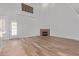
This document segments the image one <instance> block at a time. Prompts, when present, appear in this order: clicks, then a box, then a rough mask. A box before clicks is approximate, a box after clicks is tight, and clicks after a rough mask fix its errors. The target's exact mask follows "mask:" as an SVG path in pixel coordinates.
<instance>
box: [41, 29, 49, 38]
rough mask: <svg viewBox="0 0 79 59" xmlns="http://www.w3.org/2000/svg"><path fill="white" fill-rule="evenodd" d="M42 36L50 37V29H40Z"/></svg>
mask: <svg viewBox="0 0 79 59" xmlns="http://www.w3.org/2000/svg"><path fill="white" fill-rule="evenodd" d="M40 36H50V29H40Z"/></svg>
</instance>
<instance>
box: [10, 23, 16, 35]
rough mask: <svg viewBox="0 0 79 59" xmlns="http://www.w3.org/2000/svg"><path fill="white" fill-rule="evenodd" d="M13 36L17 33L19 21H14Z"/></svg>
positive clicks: (12, 24)
mask: <svg viewBox="0 0 79 59" xmlns="http://www.w3.org/2000/svg"><path fill="white" fill-rule="evenodd" d="M11 26H12V36H14V35H17V22H12V23H11Z"/></svg>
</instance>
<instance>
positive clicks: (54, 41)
mask: <svg viewBox="0 0 79 59" xmlns="http://www.w3.org/2000/svg"><path fill="white" fill-rule="evenodd" d="M0 51H1V52H0V55H2V56H6V55H7V56H26V55H27V56H79V41H76V40H71V39H65V38H59V37H53V36H51V37H42V36H41V37H40V36H36V37H29V38H23V39H14V40H8V41H7V42H6V44H5V46H4V47H3V48H2V50H0Z"/></svg>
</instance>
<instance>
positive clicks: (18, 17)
mask: <svg viewBox="0 0 79 59" xmlns="http://www.w3.org/2000/svg"><path fill="white" fill-rule="evenodd" d="M28 5H31V6H33V7H34V14H30V13H27V12H26V13H25V12H22V11H21V9H20V7H21V5H20V4H0V7H1V8H0V15H1V16H7V21H6V33H5V35H4V38H14V37H12V35H11V22H12V21H16V22H17V23H18V34H17V36H16V37H29V36H37V35H39V30H40V28H50V30H51V35H52V36H59V37H65V38H71V39H77V40H78V38H79V28H78V25H79V17H78V16H77V14H76V13H75V12H74V10H73V9H72V8H71V7H72V5H73V6H74V4H72V5H66V4H48V6H47V7H43V6H42V4H28Z"/></svg>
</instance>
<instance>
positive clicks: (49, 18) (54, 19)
mask: <svg viewBox="0 0 79 59" xmlns="http://www.w3.org/2000/svg"><path fill="white" fill-rule="evenodd" d="M72 5H73V6H74V7H75V4H72ZM72 5H65V4H54V5H50V4H49V6H48V7H47V9H46V10H45V11H43V14H42V19H41V23H42V24H41V26H42V27H47V28H49V27H50V30H51V35H52V36H59V37H64V38H70V39H76V40H79V39H78V38H79V16H78V15H77V14H76V13H75V12H74V10H73V9H72V8H71V7H72ZM76 6H79V5H76Z"/></svg>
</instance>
